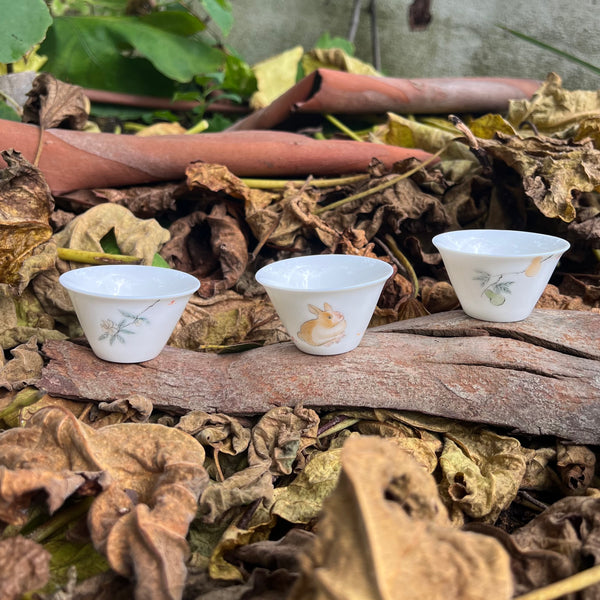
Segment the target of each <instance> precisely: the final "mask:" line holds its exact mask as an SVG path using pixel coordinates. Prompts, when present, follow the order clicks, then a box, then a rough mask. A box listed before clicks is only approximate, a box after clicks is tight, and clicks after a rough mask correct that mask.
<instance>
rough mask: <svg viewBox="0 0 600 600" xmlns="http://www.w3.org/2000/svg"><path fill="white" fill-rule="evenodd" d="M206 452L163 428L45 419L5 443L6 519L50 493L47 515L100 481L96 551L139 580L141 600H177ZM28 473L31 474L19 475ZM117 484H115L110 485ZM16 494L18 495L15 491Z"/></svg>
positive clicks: (65, 416) (47, 413) (1, 453)
mask: <svg viewBox="0 0 600 600" xmlns="http://www.w3.org/2000/svg"><path fill="white" fill-rule="evenodd" d="M203 462H204V451H203V449H202V446H201V445H200V444H198V442H197V441H196V440H195V439H194V438H192V437H191V436H189V435H187V434H185V433H183V432H182V431H178V430H176V429H174V428H170V427H165V426H162V425H157V424H137V423H125V424H117V425H111V426H107V427H103V428H102V429H99V430H97V431H95V430H93V429H91V428H89V427H87V426H86V425H84V424H83V423H81V422H80V421H78V420H77V419H75V418H74V417H73V415H71V414H70V413H68V412H66V411H64V410H61V409H59V408H49V409H44V410H40V411H38V412H37V413H35V414H34V416H33V417H32V418H31V420H30V421H29V423H28V424H27V426H26V427H25V428H22V429H11V430H8V431H6V432H4V433H3V434H2V435H0V465H4V467H3V475H2V477H3V481H7V480H6V478H10V479H9V480H8V481H9V483H10V485H9V486H6V485H3V484H0V498H2V500H3V502H2V505H1V506H2V509H3V516H2V517H1V518H2V519H3V520H7V519H12V520H16V519H18V518H19V514H22V513H19V512H18V510H19V506H20V503H22V502H23V500H24V498H27V499H29V498H30V495H29V496H23V495H22V494H18V493H17V492H15V491H14V490H17V488H16V487H15V486H16V483H19V482H20V488H19V489H21V490H22V491H23V492H25V491H27V490H29V491H31V490H36V489H40V488H41V486H43V489H44V490H45V491H46V493H47V494H48V505H49V510H50V511H53V510H56V508H58V506H60V505H61V504H62V502H63V501H64V499H65V498H66V497H68V496H69V495H71V494H72V493H73V492H75V491H76V490H78V489H79V488H80V487H81V486H82V485H84V484H85V483H86V482H87V481H88V479H89V478H90V475H89V474H87V475H86V472H88V471H89V472H93V473H96V474H98V475H97V479H96V489H97V490H103V491H101V492H100V493H99V495H98V496H97V497H96V498H95V499H94V501H93V503H92V506H91V508H90V512H89V517H88V526H89V529H90V533H91V536H92V540H93V542H94V546H95V547H96V549H97V550H99V551H100V552H103V553H105V554H106V556H107V558H108V560H109V562H110V565H111V567H112V568H113V569H114V570H115V571H116V572H118V573H119V574H121V575H123V576H126V577H131V578H135V580H136V582H137V583H136V598H144V599H154V598H156V599H159V598H160V599H163V598H173V599H175V598H179V597H180V596H181V592H182V589H183V584H184V580H185V572H186V569H185V561H184V559H185V556H186V554H187V544H186V541H185V536H186V533H187V529H188V527H189V524H190V522H191V520H192V519H193V517H194V515H195V513H196V507H197V500H198V497H199V495H200V493H201V491H202V490H203V489H204V487H205V486H206V483H207V479H208V476H207V474H206V471H205V470H204V468H203V466H202V465H203ZM21 465H27V468H20V469H19V466H21ZM109 480H112V484H110V485H108V481H109ZM36 486H37V487H36ZM17 491H18V490H17Z"/></svg>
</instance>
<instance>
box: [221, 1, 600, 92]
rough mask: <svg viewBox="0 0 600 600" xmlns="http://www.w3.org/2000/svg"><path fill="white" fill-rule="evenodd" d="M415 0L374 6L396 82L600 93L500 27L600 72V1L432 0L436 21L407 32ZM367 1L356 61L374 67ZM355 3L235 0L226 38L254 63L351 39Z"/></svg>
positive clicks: (577, 71)
mask: <svg viewBox="0 0 600 600" xmlns="http://www.w3.org/2000/svg"><path fill="white" fill-rule="evenodd" d="M411 2H412V0H376V7H377V23H378V32H379V41H380V48H381V68H382V71H383V72H384V74H385V75H388V76H392V77H448V76H485V75H487V76H504V77H526V78H534V79H545V77H546V75H547V74H548V72H550V71H555V72H556V73H558V74H559V75H560V76H561V77H562V79H563V85H564V86H565V87H566V88H568V89H592V90H596V89H600V76H599V75H595V74H594V73H592V72H591V71H589V70H587V69H585V68H583V67H581V66H578V65H576V64H574V63H572V62H570V61H568V60H566V59H564V58H560V57H557V56H556V55H554V54H553V53H550V52H547V51H544V50H542V49H540V48H538V47H536V46H533V45H531V44H529V43H527V42H525V41H522V40H520V39H518V38H516V37H514V36H512V35H511V34H509V33H507V32H505V31H503V30H502V29H500V28H499V27H498V25H502V26H504V27H508V28H510V29H516V30H518V31H521V32H523V33H525V34H527V35H529V36H531V37H534V38H537V39H539V40H541V41H544V42H545V43H546V44H549V45H550V46H554V47H556V48H560V49H561V50H563V51H565V52H568V53H569V54H573V55H575V56H577V57H578V58H580V59H582V60H585V61H586V62H589V63H592V64H593V65H595V66H597V67H600V0H432V2H431V13H432V16H433V19H432V21H431V23H430V24H429V26H428V28H427V29H426V30H424V31H410V29H409V26H408V9H409V6H410V4H411ZM368 5H369V0H363V1H362V6H361V17H360V21H359V27H358V31H357V35H356V39H355V45H356V52H355V55H356V56H357V57H358V58H360V59H362V60H364V61H367V62H371V63H372V62H373V56H372V52H371V31H370V26H371V23H370V15H369V11H368ZM353 6H354V0H232V7H233V15H234V26H233V28H232V31H231V33H230V35H229V37H228V38H227V43H229V44H230V45H231V46H232V47H233V48H235V49H236V50H237V51H239V52H240V53H241V55H242V56H243V58H244V59H245V60H247V61H248V62H249V63H250V64H254V63H256V62H259V61H261V60H264V59H266V58H269V57H271V56H273V55H275V54H278V53H280V52H282V51H284V50H287V49H289V48H292V47H294V46H296V45H301V46H303V47H304V49H305V50H309V49H311V48H312V47H313V46H314V44H315V43H316V41H317V40H318V39H319V37H320V36H321V35H322V34H323V33H329V34H330V35H331V36H341V37H347V36H348V33H349V30H350V24H351V20H352V9H353Z"/></svg>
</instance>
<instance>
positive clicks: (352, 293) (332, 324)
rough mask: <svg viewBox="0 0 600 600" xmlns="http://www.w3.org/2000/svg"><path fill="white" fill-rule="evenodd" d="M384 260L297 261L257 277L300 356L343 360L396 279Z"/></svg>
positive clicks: (333, 257) (323, 257) (331, 257)
mask: <svg viewBox="0 0 600 600" xmlns="http://www.w3.org/2000/svg"><path fill="white" fill-rule="evenodd" d="M393 272H394V269H393V267H392V266H391V265H390V264H388V263H387V262H385V261H383V260H378V259H376V258H368V257H365V256H353V255H348V254H318V255H313V256H299V257H297V258H289V259H286V260H281V261H277V262H274V263H271V264H269V265H267V266H265V267H263V268H262V269H260V270H259V271H258V272H257V273H256V280H257V281H258V282H259V283H260V284H262V285H263V287H264V288H265V289H266V291H267V294H268V295H269V298H270V299H271V302H272V303H273V306H274V307H275V310H276V311H277V314H278V315H279V318H280V319H281V322H282V323H283V325H284V326H285V328H286V329H287V331H288V333H289V334H290V336H291V338H292V340H293V342H294V344H295V345H296V347H297V348H298V349H299V350H302V351H303V352H306V353H308V354H318V355H331V354H342V353H343V352H348V351H350V350H353V349H354V348H356V346H358V344H359V343H360V341H361V340H362V338H363V335H364V333H365V331H366V329H367V327H368V325H369V321H370V320H371V316H372V315H373V311H374V310H375V306H376V305H377V301H378V300H379V296H380V295H381V290H382V289H383V286H384V284H385V282H386V281H387V279H389V277H391V275H392V274H393Z"/></svg>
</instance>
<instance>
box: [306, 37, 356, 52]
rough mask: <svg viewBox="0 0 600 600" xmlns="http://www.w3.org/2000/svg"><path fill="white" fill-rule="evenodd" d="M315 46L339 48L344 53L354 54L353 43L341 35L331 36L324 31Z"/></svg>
mask: <svg viewBox="0 0 600 600" xmlns="http://www.w3.org/2000/svg"><path fill="white" fill-rule="evenodd" d="M315 48H341V49H342V50H343V51H344V52H345V53H346V54H348V55H350V56H354V44H353V43H352V42H351V41H349V40H347V39H345V38H342V37H331V36H330V35H329V34H328V33H324V34H323V35H322V36H321V37H320V38H319V39H318V40H317V43H316V44H315Z"/></svg>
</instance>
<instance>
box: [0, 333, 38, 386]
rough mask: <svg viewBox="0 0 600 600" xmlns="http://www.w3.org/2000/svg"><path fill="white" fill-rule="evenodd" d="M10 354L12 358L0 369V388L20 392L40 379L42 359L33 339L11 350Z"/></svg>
mask: <svg viewBox="0 0 600 600" xmlns="http://www.w3.org/2000/svg"><path fill="white" fill-rule="evenodd" d="M10 353H11V354H12V356H13V358H12V359H11V360H9V361H8V362H7V363H6V364H5V365H3V366H1V367H0V388H6V389H7V390H20V389H23V388H24V387H25V386H27V385H31V384H33V383H34V382H35V381H36V380H38V379H39V378H40V377H41V375H42V367H43V366H44V359H43V358H42V356H41V354H40V352H39V350H38V346H37V339H36V338H35V337H31V338H30V339H29V341H28V342H27V343H26V344H20V345H19V346H17V347H16V348H13V349H12V350H11V351H10Z"/></svg>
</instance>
